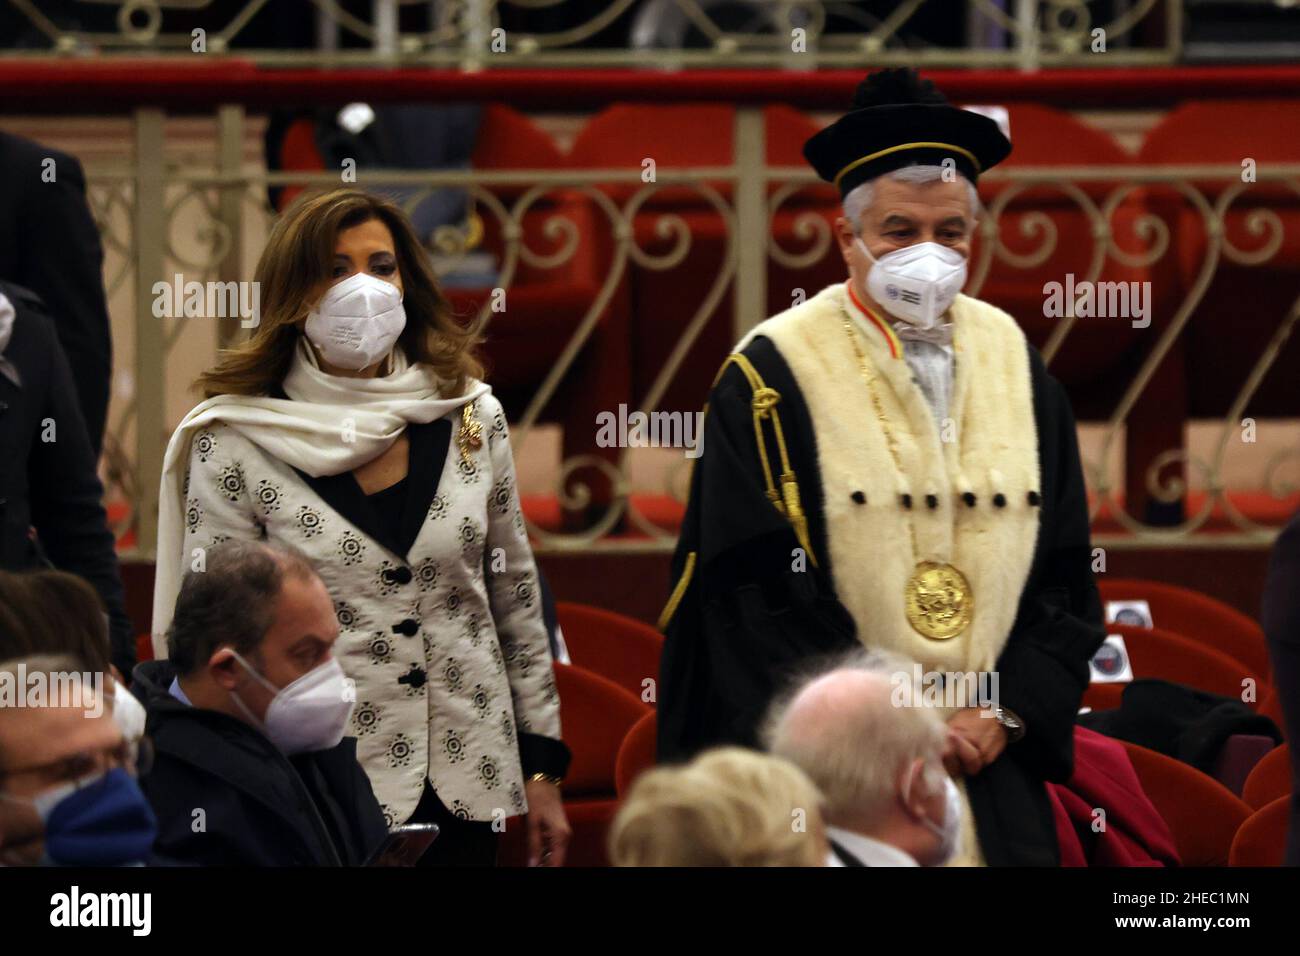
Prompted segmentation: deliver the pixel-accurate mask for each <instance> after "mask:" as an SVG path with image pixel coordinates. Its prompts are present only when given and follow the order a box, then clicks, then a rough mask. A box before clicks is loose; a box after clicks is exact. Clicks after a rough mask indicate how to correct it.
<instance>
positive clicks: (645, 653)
mask: <svg viewBox="0 0 1300 956" xmlns="http://www.w3.org/2000/svg"><path fill="white" fill-rule="evenodd" d="M555 612H556V615H557V616H558V617H559V621H560V629H561V630H562V631H563V632H564V643H565V644H566V645H567V646H568V648H569V657H570V658H571V659H572V661H573V663H575V664H577V665H579V666H581V667H585V668H586V669H587V670H589V671H592V672H593V673H596V674H599V675H600V676H601V677H604V678H607V679H608V680H611V681H613V682H614V683H615V684H617V685H618V686H619V687H621V688H623V689H624V690H625V691H627V692H628V693H630V694H632V695H633V696H634V697H636V698H637V699H638V700H644V699H645V693H646V689H647V685H646V683H645V682H646V681H647V680H650V681H653V682H654V684H653V685H651V689H652V690H654V691H656V693H657V685H658V682H659V656H660V655H661V654H662V653H663V647H664V639H663V635H661V634H660V633H659V632H658V631H656V630H655V629H654V628H652V627H651V626H650V625H648V624H643V623H642V622H641V621H638V620H636V619H635V618H630V617H627V616H626V615H623V614H617V613H615V612H614V611H607V610H605V609H603V608H598V607H590V606H588V605H585V604H574V603H572V602H570V601H557V602H556V604H555ZM654 699H655V698H654V697H653V696H652V697H651V701H653V700H654Z"/></svg>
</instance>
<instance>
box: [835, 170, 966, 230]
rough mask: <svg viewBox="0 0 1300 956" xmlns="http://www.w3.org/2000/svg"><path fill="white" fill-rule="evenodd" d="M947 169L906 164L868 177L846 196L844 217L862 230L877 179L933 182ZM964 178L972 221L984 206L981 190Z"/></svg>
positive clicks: (942, 175)
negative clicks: (864, 216)
mask: <svg viewBox="0 0 1300 956" xmlns="http://www.w3.org/2000/svg"><path fill="white" fill-rule="evenodd" d="M944 173H945V169H944V167H942V166H934V165H919V164H918V165H914V166H904V167H903V168H902V169H895V170H894V171H893V172H889V173H884V174H882V175H880V176H877V177H876V178H875V179H868V180H867V181H866V182H865V183H862V184H860V185H858V186H854V187H853V188H852V189H850V190H849V192H848V194H847V195H846V196H845V197H844V202H843V208H844V218H846V219H848V221H849V223H850V224H851V225H852V226H853V232H854V233H855V234H857V233H861V232H862V225H861V222H862V214H863V213H864V212H866V211H867V210H868V209H870V208H871V200H872V199H874V198H875V195H876V190H875V184H876V179H893V180H896V181H898V182H903V183H915V184H921V183H932V182H936V181H938V180H941V179H943V177H944ZM962 179H963V180H964V181H965V183H966V189H967V192H968V194H969V195H970V216H971V221H972V222H973V221H975V220H978V219H979V218H980V215H981V214H982V213H983V207H982V206H980V194H979V190H978V189H976V188H975V184H974V183H973V182H971V181H970V180H969V179H966V177H965V176H962Z"/></svg>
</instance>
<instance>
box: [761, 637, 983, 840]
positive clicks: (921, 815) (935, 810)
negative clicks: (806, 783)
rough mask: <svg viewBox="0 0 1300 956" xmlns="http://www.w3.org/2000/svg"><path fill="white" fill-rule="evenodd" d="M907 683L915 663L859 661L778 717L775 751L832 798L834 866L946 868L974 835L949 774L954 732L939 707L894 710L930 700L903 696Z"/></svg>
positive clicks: (806, 688)
mask: <svg viewBox="0 0 1300 956" xmlns="http://www.w3.org/2000/svg"><path fill="white" fill-rule="evenodd" d="M903 681H907V682H911V681H914V677H913V672H912V663H911V662H910V661H907V660H904V659H902V658H898V657H895V656H893V655H883V654H861V655H855V656H853V657H851V658H849V659H847V660H846V661H845V663H843V664H842V665H840V666H838V667H836V668H835V669H833V670H831V671H829V672H826V673H823V674H821V675H819V676H815V677H813V678H811V679H809V680H806V681H804V682H803V683H802V684H800V685H798V686H796V687H795V689H794V690H793V692H792V693H791V694H790V695H789V696H787V697H786V698H785V699H784V700H782V701H780V702H778V703H777V704H776V705H775V706H774V708H773V711H772V714H771V716H770V718H769V721H768V724H767V729H766V733H765V735H764V738H765V743H766V745H767V747H768V749H769V750H770V751H771V752H772V753H773V754H775V755H776V756H779V757H783V758H785V759H786V760H788V761H790V762H791V763H793V764H794V765H795V766H797V767H799V768H800V769H801V770H803V772H804V773H805V774H807V775H808V777H809V778H810V779H811V780H812V781H813V783H815V784H817V786H818V788H819V789H820V790H821V791H822V793H823V794H824V795H825V798H826V806H825V817H826V822H827V825H828V826H827V836H828V837H829V840H830V844H831V856H830V858H829V859H828V865H831V866H917V865H922V866H939V865H942V864H944V863H946V862H948V861H949V860H950V859H951V858H952V857H953V855H954V853H955V852H956V851H957V849H958V847H959V844H960V842H961V835H962V830H963V828H964V827H967V826H970V822H969V821H967V820H964V819H963V813H962V803H961V800H960V798H959V797H958V795H957V791H956V786H955V785H954V783H953V781H952V778H951V777H949V776H948V773H947V771H946V770H945V769H944V762H943V761H944V754H945V752H946V750H947V735H948V731H947V725H946V724H945V723H944V721H943V718H942V717H941V715H940V714H939V712H938V711H937V710H936V709H934V708H933V707H927V706H896V701H899V700H907V701H919V700H921V699H922V697H921V695H920V694H919V693H911V694H905V693H898V694H896V693H895V691H896V689H898V690H904V689H903V688H901V686H900V682H903ZM914 689H915V688H914V687H913V688H907V690H914Z"/></svg>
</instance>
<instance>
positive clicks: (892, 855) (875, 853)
mask: <svg viewBox="0 0 1300 956" xmlns="http://www.w3.org/2000/svg"><path fill="white" fill-rule="evenodd" d="M826 838H827V839H828V840H830V842H832V843H836V844H838V845H839V846H841V847H843V848H844V850H845V851H847V852H848V853H849V854H851V855H852V856H855V857H857V858H858V859H859V860H861V861H862V862H863V863H865V864H866V865H867V866H919V864H918V863H917V862H916V860H914V859H912V857H911V856H910V855H909V854H907V853H905V852H904V851H902V850H900V849H899V848H898V847H896V846H891V845H890V844H888V843H884V842H882V841H880V840H877V839H875V838H874V837H869V836H867V835H866V834H865V833H855V832H854V831H852V830H842V829H840V828H839V827H827V828H826ZM830 859H834V860H835V862H834V863H831V862H830ZM827 865H828V866H843V865H844V864H843V863H841V862H840V860H839V857H837V856H836V855H835V851H834V850H831V852H830V854H829V859H828V861H827Z"/></svg>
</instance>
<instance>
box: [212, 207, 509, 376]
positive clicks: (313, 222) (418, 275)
mask: <svg viewBox="0 0 1300 956" xmlns="http://www.w3.org/2000/svg"><path fill="white" fill-rule="evenodd" d="M372 219H378V220H379V221H381V222H382V223H383V224H384V225H385V226H387V227H388V231H389V232H391V233H392V234H393V248H394V251H395V252H396V256H397V268H398V270H399V271H400V273H401V276H402V288H403V299H402V304H403V305H404V306H405V308H406V328H404V329H403V330H402V334H401V336H400V337H399V338H398V340H397V341H398V343H399V344H400V345H401V346H402V350H403V351H404V352H405V353H406V357H407V359H409V360H410V361H411V362H422V363H424V364H425V365H427V366H429V367H430V368H432V369H433V371H434V372H435V373H436V374H437V375H438V377H439V378H440V379H441V380H442V381H443V383H444V385H445V387H446V388H447V389H448V391H447V393H446V394H447V395H448V396H453V395H460V394H463V393H464V391H465V384H466V380H467V379H470V378H481V377H482V376H483V367H482V365H480V364H479V361H478V358H477V357H476V356H475V354H474V349H475V346H477V345H478V343H479V341H480V337H479V329H478V327H477V324H475V323H471V324H463V323H461V322H460V321H458V320H457V318H456V317H455V315H454V314H453V313H452V310H451V303H450V302H448V301H447V298H446V296H444V295H443V294H442V290H441V289H439V288H438V281H437V279H436V278H435V277H434V274H433V269H432V268H430V266H429V260H428V256H427V254H426V253H425V251H424V249H423V247H422V246H421V245H420V242H419V240H418V239H417V238H416V236H415V231H414V230H413V229H412V228H411V223H410V220H409V219H407V218H406V216H405V214H404V213H402V211H401V210H400V209H398V208H397V206H395V205H394V204H393V203H392V202H390V201H389V200H387V199H384V198H382V197H380V196H372V195H371V194H370V193H367V192H363V191H362V190H360V189H330V190H327V191H315V192H311V193H307V194H304V195H303V196H301V197H299V198H298V200H297V201H296V202H294V204H293V205H292V206H290V207H289V209H287V210H286V211H285V213H284V215H283V216H281V217H280V219H279V221H278V222H276V224H275V228H274V229H272V230H271V236H270V238H269V239H267V241H266V248H265V249H263V250H262V257H261V259H259V260H258V263H257V270H256V272H255V273H254V274H253V278H254V280H255V281H256V282H257V283H258V284H259V293H260V298H259V306H260V321H259V322H258V326H257V328H256V330H254V332H253V335H252V337H251V338H250V339H249V340H248V341H247V342H244V343H242V344H240V345H238V346H235V347H234V348H231V349H226V350H224V351H223V352H222V353H221V356H220V358H219V359H218V361H217V364H216V366H215V367H214V368H212V369H209V370H208V371H206V372H204V373H203V374H202V375H200V376H199V378H198V380H197V381H196V382H195V385H196V386H197V387H198V388H199V389H201V390H202V392H203V396H204V397H205V398H211V397H212V396H214V395H267V394H269V393H270V392H271V391H272V390H273V389H274V388H275V387H276V386H278V385H279V384H280V383H281V382H283V381H284V377H285V375H287V374H288V372H289V364H290V362H291V361H292V359H293V350H294V348H295V346H296V345H297V341H298V336H299V335H300V334H301V332H300V330H299V326H298V323H299V322H300V321H301V320H303V319H305V318H306V316H307V313H308V311H310V309H311V308H312V306H314V305H315V304H316V299H317V297H318V296H319V295H320V294H321V292H322V290H324V289H326V288H328V287H329V285H330V284H331V283H332V282H333V281H334V280H333V275H332V263H333V261H334V245H335V242H336V241H337V239H338V234H339V233H340V232H342V231H343V230H345V229H351V228H352V227H353V226H359V225H361V224H362V223H365V222H369V221H371V220H372Z"/></svg>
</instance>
